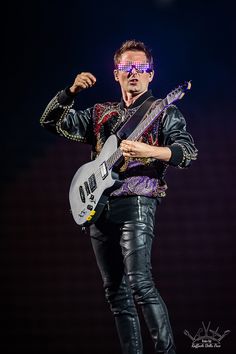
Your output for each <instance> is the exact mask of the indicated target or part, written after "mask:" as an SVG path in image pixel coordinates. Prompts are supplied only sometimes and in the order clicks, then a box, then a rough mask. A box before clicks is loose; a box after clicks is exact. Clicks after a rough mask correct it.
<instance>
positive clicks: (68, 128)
mask: <svg viewBox="0 0 236 354" xmlns="http://www.w3.org/2000/svg"><path fill="white" fill-rule="evenodd" d="M151 95H152V92H151V90H149V91H147V92H146V93H144V94H143V95H142V96H141V97H139V98H138V99H137V100H136V101H135V103H134V104H133V105H132V106H129V107H128V108H125V104H124V101H123V100H121V102H119V103H117V102H115V103H113V102H106V103H97V104H95V105H94V106H93V107H91V108H88V109H85V110H75V109H74V97H73V96H72V95H71V94H70V93H69V90H68V88H67V89H65V90H62V91H60V92H58V93H57V94H56V96H55V97H54V98H53V99H52V100H51V101H50V102H49V104H48V105H47V107H46V109H45V111H44V113H43V115H42V117H41V119H40V123H41V125H42V126H43V127H45V128H47V129H48V130H50V131H52V132H54V133H57V134H59V135H61V136H64V137H66V138H68V139H72V140H76V141H78V142H83V143H87V144H90V145H91V146H92V158H96V156H97V155H98V154H99V153H100V151H101V149H102V147H103V145H104V143H105V141H106V139H107V138H108V137H109V136H110V135H111V134H114V133H115V132H116V131H117V130H118V129H119V128H120V127H121V126H122V125H123V124H124V122H126V121H127V120H128V119H129V118H130V117H131V115H132V114H134V113H135V111H136V110H137V109H138V108H139V107H140V105H141V104H142V103H143V102H144V101H145V100H146V99H147V98H148V97H149V96H151ZM158 103H159V102H158V100H157V101H155V103H154V106H155V104H158ZM152 107H153V106H152ZM140 141H142V142H144V143H147V144H150V145H154V146H168V147H169V148H170V150H171V158H170V160H169V161H168V162H163V161H160V160H157V159H155V158H129V159H126V160H125V162H124V163H123V165H122V166H121V167H120V168H119V177H120V179H121V180H122V181H123V183H122V185H121V186H120V187H119V188H118V189H116V190H115V191H113V192H112V195H113V196H121V195H145V196H149V197H158V198H161V197H164V196H165V195H166V189H167V183H166V181H165V179H164V177H165V173H166V170H167V167H168V166H170V165H172V166H175V167H179V168H186V167H189V166H190V164H191V162H192V160H196V158H197V149H196V147H195V144H194V141H193V138H192V136H191V135H190V133H189V132H187V130H186V121H185V119H184V117H183V115H182V113H181V112H180V110H179V109H178V108H177V107H176V106H175V105H171V106H169V107H168V108H167V109H166V110H165V111H164V112H163V113H162V114H161V115H160V116H159V117H158V118H157V119H156V120H155V122H154V123H153V124H152V125H151V126H150V127H149V128H148V130H147V131H146V132H145V133H144V134H143V136H142V138H141V139H140Z"/></svg>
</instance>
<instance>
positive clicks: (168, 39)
mask: <svg viewBox="0 0 236 354" xmlns="http://www.w3.org/2000/svg"><path fill="white" fill-rule="evenodd" d="M232 3H233V2H232ZM231 5H232V4H231V3H230V2H228V1H213V0H212V1H211V0H209V1H208V0H206V1H190V0H189V1H183V0H182V1H181V0H175V1H174V0H172V1H171V0H169V1H168V0H166V1H164V0H162V1H161V0H147V1H139V0H136V1H132V0H130V1H123V0H120V1H119V2H109V1H107V2H106V1H80V2H78V1H39V2H25V1H21V2H15V3H14V2H9V3H8V5H7V9H6V10H5V11H4V12H3V11H2V14H1V17H2V21H1V23H2V24H3V25H4V28H3V30H2V50H1V53H2V54H1V57H2V59H4V62H3V64H2V73H1V77H2V84H1V86H2V89H3V93H2V96H1V97H2V103H1V108H2V114H1V152H2V154H1V155H2V163H1V229H2V231H1V264H2V265H1V271H2V280H1V316H0V318H1V320H0V321H1V332H0V333H1V339H0V352H1V354H6V353H14V354H15V353H30V354H43V353H58V354H62V353H63V354H74V353H79V354H92V353H103V354H110V353H113V354H118V353H120V349H119V343H118V339H117V336H116V332H115V329H114V323H113V318H112V315H111V314H110V311H109V309H108V305H107V304H106V303H105V300H104V295H103V288H102V282H101V278H100V274H99V272H98V269H97V267H96V263H95V260H94V258H93V254H92V249H91V245H90V240H89V237H88V236H85V235H82V234H81V232H80V229H79V228H78V227H77V225H76V224H75V223H74V221H73V220H72V216H71V215H70V213H69V202H68V190H69V185H70V182H71V179H72V177H73V175H74V173H75V172H76V170H77V169H78V168H79V166H80V165H81V164H83V163H85V162H87V161H88V160H89V154H90V149H89V146H85V145H82V144H78V143H76V142H72V141H69V140H66V139H63V138H61V137H58V136H54V135H52V134H50V133H49V132H47V131H46V130H44V129H43V128H41V127H40V125H39V118H40V116H41V114H42V113H43V110H44V108H45V106H46V104H47V103H48V101H49V99H51V98H52V97H53V95H54V94H55V93H56V92H57V91H58V90H60V89H62V88H64V87H65V86H67V85H69V84H71V83H72V81H73V79H74V77H75V75H76V74H77V73H78V72H81V71H91V72H93V73H94V74H95V76H97V85H96V87H94V88H92V89H91V90H88V91H84V92H82V93H81V94H80V95H79V96H78V98H77V99H76V107H78V108H81V109H82V108H86V107H88V106H92V105H93V104H94V103H95V102H102V101H105V100H119V99H120V91H119V87H118V86H117V83H115V82H114V81H113V75H112V70H113V62H112V59H113V53H114V51H115V50H116V49H117V48H118V47H119V46H120V44H121V43H122V42H123V41H124V40H126V39H132V38H136V39H140V40H142V41H144V42H145V43H146V44H147V45H148V46H149V47H151V48H152V51H153V55H154V57H155V58H156V63H155V65H156V76H155V79H154V81H153V84H152V89H153V92H154V94H155V95H156V96H160V97H165V95H166V94H167V93H168V92H169V91H171V90H172V89H174V88H175V87H176V86H177V85H179V84H180V83H182V82H183V81H185V80H189V79H191V80H192V89H191V91H190V92H188V93H187V94H186V95H185V97H184V98H183V100H181V101H179V102H178V104H177V105H178V107H179V108H180V110H181V111H182V112H183V114H184V116H185V117H186V120H187V124H188V130H189V131H190V132H191V133H192V135H193V137H194V139H195V142H196V145H197V147H198V149H199V158H198V160H197V161H196V162H194V163H193V165H192V167H191V168H190V169H188V170H179V169H174V168H169V170H168V174H167V182H168V185H169V189H168V196H167V198H166V199H165V200H164V201H163V204H162V205H161V207H160V209H159V212H158V214H157V234H156V239H155V244H154V248H153V273H154V276H155V281H156V284H157V286H158V288H159V290H160V293H161V294H162V296H163V297H164V299H165V301H166V303H167V306H168V309H169V313H170V318H171V322H172V325H173V330H174V334H175V338H176V344H177V348H178V353H179V354H189V353H190V354H191V353H200V354H201V353H205V352H206V353H213V354H214V353H224V354H226V353H227V354H230V353H232V352H234V347H235V345H236V338H235V329H236V327H235V296H236V291H235V253H234V249H235V239H234V237H235V226H236V218H235V196H236V193H235V181H234V180H235V172H236V171H235V122H234V119H235V117H234V116H235V108H236V107H235V85H234V82H233V75H234V73H235V70H234V64H235V55H234V54H235V51H234V45H235V44H234V43H233V39H234V36H235V33H233V30H234V26H233V19H234V13H233V8H232V6H231ZM3 33H4V36H3ZM202 322H203V323H204V324H205V325H206V326H207V325H208V324H209V322H210V329H211V330H216V329H217V327H219V329H218V333H219V334H223V333H224V331H226V330H230V331H231V332H230V333H229V334H228V335H227V336H225V338H223V339H222V341H221V348H208V349H201V348H199V349H194V348H191V344H192V341H191V339H190V338H189V337H187V336H186V335H185V334H184V331H185V330H187V331H188V332H189V333H190V334H191V335H192V336H194V335H195V334H196V333H197V331H198V329H199V328H200V327H202ZM143 334H144V345H145V353H146V354H147V353H148V354H151V353H153V349H152V343H151V340H150V338H149V336H148V334H147V331H146V328H145V327H143Z"/></svg>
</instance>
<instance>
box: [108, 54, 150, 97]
mask: <svg viewBox="0 0 236 354" xmlns="http://www.w3.org/2000/svg"><path fill="white" fill-rule="evenodd" d="M118 64H120V66H119V67H121V69H122V68H123V66H124V68H125V67H126V65H127V64H133V67H132V65H131V67H132V69H131V70H130V71H129V72H126V71H123V70H119V67H118V69H115V70H114V76H115V80H116V81H118V82H119V84H120V86H121V91H122V93H123V94H127V93H129V94H131V95H132V96H137V95H139V94H141V93H144V92H146V91H147V90H148V85H149V83H150V82H151V81H152V79H153V76H154V72H153V71H151V72H146V71H145V70H144V71H143V72H141V71H140V70H138V68H139V67H141V68H142V66H143V64H144V67H145V64H148V60H147V58H146V54H145V53H144V52H142V51H131V50H129V51H127V52H124V53H123V54H122V55H121V57H120V60H119V63H118ZM122 64H124V65H122ZM135 64H136V66H137V68H136V66H135ZM139 64H141V65H139ZM147 66H148V65H146V67H147ZM128 67H129V65H128Z"/></svg>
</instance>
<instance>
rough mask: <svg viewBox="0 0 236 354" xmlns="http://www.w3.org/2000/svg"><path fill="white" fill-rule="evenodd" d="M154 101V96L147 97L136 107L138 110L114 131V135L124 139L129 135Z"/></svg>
mask: <svg viewBox="0 0 236 354" xmlns="http://www.w3.org/2000/svg"><path fill="white" fill-rule="evenodd" d="M154 101H156V98H155V97H153V96H150V97H148V98H147V99H146V100H145V101H144V102H143V104H142V105H141V106H140V107H139V108H138V110H137V111H136V112H135V113H134V114H133V115H132V116H131V117H130V118H129V119H128V120H127V122H125V124H124V125H122V127H121V128H120V129H119V130H118V131H117V132H116V135H117V137H118V138H119V139H120V140H125V139H127V137H128V136H130V134H131V133H132V132H133V131H134V129H135V128H136V127H137V126H138V124H139V123H140V122H141V120H142V119H143V117H144V115H145V114H146V113H147V111H148V109H149V108H150V107H151V105H152V103H153V102H154Z"/></svg>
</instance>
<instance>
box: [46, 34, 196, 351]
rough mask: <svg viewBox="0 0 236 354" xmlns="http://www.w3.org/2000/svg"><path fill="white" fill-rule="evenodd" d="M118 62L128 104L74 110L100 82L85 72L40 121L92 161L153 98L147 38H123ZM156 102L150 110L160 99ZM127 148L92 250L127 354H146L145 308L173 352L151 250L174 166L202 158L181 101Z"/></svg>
mask: <svg viewBox="0 0 236 354" xmlns="http://www.w3.org/2000/svg"><path fill="white" fill-rule="evenodd" d="M114 64H115V69H114V78H115V80H116V81H117V82H118V83H119V85H120V88H121V93H122V98H121V102H119V103H110V102H108V103H103V104H95V105H94V106H93V107H92V108H88V109H86V110H83V111H81V110H78V111H76V110H74V109H73V105H74V97H75V95H77V93H79V92H80V91H82V90H84V89H87V88H89V87H92V86H94V85H95V83H96V77H95V76H94V75H93V74H92V73H89V72H82V73H80V74H78V75H77V77H76V78H75V80H74V83H73V84H72V85H71V86H69V87H67V88H66V89H65V90H62V91H60V92H59V93H58V94H57V95H56V96H55V97H54V98H53V99H52V100H51V101H50V103H49V104H48V106H47V108H46V110H45V112H44V114H43V116H42V118H41V124H42V125H43V126H44V127H45V128H48V129H49V130H51V131H54V132H56V133H58V134H60V135H62V136H64V137H67V138H69V139H73V140H76V141H78V142H84V143H88V144H91V145H92V149H93V158H96V156H98V154H99V153H100V152H101V150H102V147H103V145H104V143H105V141H106V140H107V138H108V137H109V136H110V135H111V134H114V133H116V132H117V131H118V130H119V129H120V128H121V127H122V126H123V125H124V123H125V122H127V121H128V120H129V118H130V117H131V116H132V115H133V114H134V113H135V112H137V110H138V109H139V108H140V107H141V105H142V104H143V103H144V102H145V101H147V100H148V99H150V97H152V92H151V90H149V84H150V83H151V81H152V80H153V76H154V70H153V58H152V55H151V53H150V51H149V49H148V48H147V47H146V46H145V44H144V43H142V42H140V41H136V40H128V41H126V42H125V43H123V44H122V46H121V47H120V48H119V49H118V50H117V51H116V53H115V55H114ZM153 101H154V102H153ZM153 101H152V106H151V109H153V108H155V107H156V106H157V105H158V104H159V103H160V100H156V99H154V100H153ZM120 149H121V151H122V153H123V157H124V161H123V164H122V165H121V166H120V167H119V169H118V173H119V178H120V180H121V181H122V183H121V185H119V186H118V187H117V188H116V189H114V190H112V191H111V192H110V196H109V199H108V201H107V204H106V206H105V208H104V210H103V212H102V214H101V216H100V217H99V218H98V220H97V221H96V222H95V224H92V225H91V226H90V236H91V242H92V246H93V250H94V253H95V256H96V260H97V264H98V267H99V270H100V272H101V275H102V279H103V284H104V289H105V295H106V299H107V301H108V303H109V305H110V309H111V311H112V313H113V315H114V317H115V323H116V328H117V331H118V335H119V339H120V343H121V348H122V353H123V354H142V353H143V345H142V337H141V331H140V324H139V318H138V314H137V310H136V305H138V306H140V307H141V310H142V313H143V316H144V319H145V322H146V324H147V327H148V329H149V331H150V335H151V337H152V339H153V342H154V345H155V352H156V353H165V354H167V353H168V354H174V353H175V345H174V339H173V334H172V330H171V325H170V322H169V317H168V312H167V308H166V306H165V304H164V302H163V300H162V298H161V296H160V295H159V293H158V291H157V289H156V287H155V284H154V282H153V279H152V274H151V259H150V258H151V247H152V241H153V237H154V233H153V230H154V224H155V212H156V207H157V205H159V204H160V201H161V199H162V198H163V197H165V194H166V192H165V191H166V189H167V185H166V182H165V180H164V175H165V172H166V169H167V167H168V166H169V165H172V166H176V167H180V168H185V167H188V166H189V165H190V164H191V161H192V160H195V159H196V157H197V149H196V147H195V145H194V141H193V138H192V136H191V135H190V134H189V133H188V132H187V130H186V122H185V119H184V117H183V116H182V114H181V113H180V111H179V110H178V109H177V107H176V106H174V105H171V106H169V107H168V108H167V109H166V110H164V112H163V113H162V114H161V115H160V116H158V118H157V119H156V120H155V121H154V123H152V125H151V126H150V127H149V128H148V129H147V130H146V131H145V132H144V133H143V135H142V137H141V138H140V139H139V140H138V141H130V140H122V141H121V143H120Z"/></svg>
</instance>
